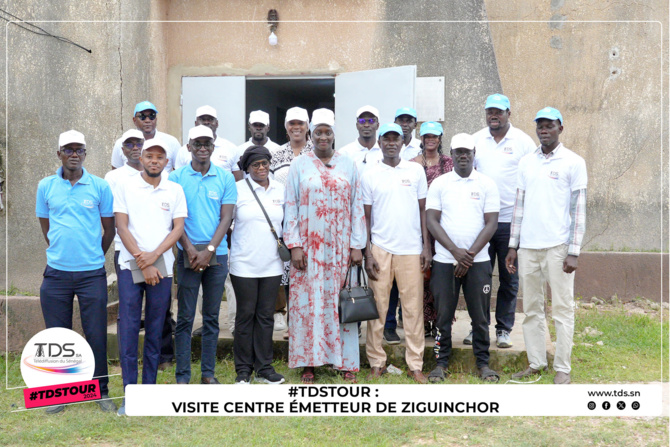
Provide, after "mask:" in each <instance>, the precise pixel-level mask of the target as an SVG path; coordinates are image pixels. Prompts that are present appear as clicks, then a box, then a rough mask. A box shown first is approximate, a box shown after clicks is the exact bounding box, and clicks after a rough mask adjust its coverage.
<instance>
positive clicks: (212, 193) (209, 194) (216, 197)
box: [207, 191, 219, 200]
mask: <svg viewBox="0 0 670 447" xmlns="http://www.w3.org/2000/svg"><path fill="white" fill-rule="evenodd" d="M207 197H209V198H210V199H212V200H219V193H217V192H216V191H207Z"/></svg>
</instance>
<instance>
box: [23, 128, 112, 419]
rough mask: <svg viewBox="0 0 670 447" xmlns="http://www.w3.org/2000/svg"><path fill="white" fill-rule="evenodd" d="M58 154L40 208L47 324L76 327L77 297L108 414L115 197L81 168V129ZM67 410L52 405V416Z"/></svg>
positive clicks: (64, 138) (61, 142) (65, 138)
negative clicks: (109, 266)
mask: <svg viewBox="0 0 670 447" xmlns="http://www.w3.org/2000/svg"><path fill="white" fill-rule="evenodd" d="M56 155H57V156H58V158H59V159H60V161H61V163H62V167H60V168H58V171H57V172H56V174H55V175H51V176H49V177H46V178H44V179H42V181H40V183H39V185H38V186H37V200H36V205H35V213H36V214H37V217H38V218H39V221H40V226H41V227H42V233H43V234H44V239H45V240H46V242H47V245H48V247H47V267H46V269H45V270H44V280H43V281H42V287H40V304H41V305H42V315H43V316H44V324H45V325H46V327H47V328H52V327H64V328H67V329H72V303H73V301H74V296H75V295H77V299H78V301H79V310H80V313H81V325H82V328H83V329H84V335H85V336H86V340H87V341H88V344H89V345H90V346H91V349H92V350H93V355H94V357H95V371H94V373H93V376H94V378H98V380H99V381H100V394H101V396H102V399H103V400H99V401H98V404H99V405H100V408H101V409H102V410H103V411H109V412H111V411H116V405H114V402H112V401H111V400H109V394H108V386H107V384H108V382H109V379H108V378H107V273H106V272H105V253H106V252H107V249H108V248H109V246H110V245H111V243H112V240H113V239H114V234H115V232H114V212H113V203H114V199H113V196H112V191H111V189H110V187H109V185H108V184H107V182H105V181H104V180H103V179H101V178H99V177H96V176H94V175H91V174H89V173H88V171H86V169H84V168H83V166H82V165H83V163H84V160H85V159H86V141H85V139H84V135H82V134H81V133H79V132H77V131H76V130H69V131H67V132H63V133H62V134H60V137H59V139H58V151H57V152H56ZM100 223H102V227H101V225H100ZM103 230H104V233H103ZM64 408H65V407H64V406H63V405H57V406H54V407H49V408H48V409H47V413H58V412H60V411H62V410H63V409H64Z"/></svg>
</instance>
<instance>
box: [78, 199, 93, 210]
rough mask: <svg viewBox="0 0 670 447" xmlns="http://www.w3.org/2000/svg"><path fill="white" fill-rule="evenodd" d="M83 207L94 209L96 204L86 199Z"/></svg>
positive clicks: (82, 203) (82, 204)
mask: <svg viewBox="0 0 670 447" xmlns="http://www.w3.org/2000/svg"><path fill="white" fill-rule="evenodd" d="M81 206H83V207H84V208H93V207H94V206H95V204H94V203H93V200H90V199H85V200H83V201H82V202H81Z"/></svg>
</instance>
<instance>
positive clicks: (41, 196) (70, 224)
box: [35, 167, 114, 272]
mask: <svg viewBox="0 0 670 447" xmlns="http://www.w3.org/2000/svg"><path fill="white" fill-rule="evenodd" d="M82 169H83V168H82ZM83 171H84V174H83V175H82V177H81V178H80V179H79V180H78V181H77V183H75V184H74V186H72V184H70V181H69V180H66V179H64V178H63V168H62V167H60V168H58V171H57V172H56V175H51V176H49V177H46V178H43V179H42V180H41V181H40V183H39V184H38V185H37V201H36V204H35V214H37V217H42V218H44V219H49V233H48V234H47V237H48V238H49V248H47V264H48V265H49V267H51V268H54V269H57V270H64V271H66V272H83V271H90V270H97V269H99V268H102V267H103V266H104V265H105V254H104V253H103V252H102V225H101V223H100V218H101V217H113V216H114V211H113V209H114V198H113V196H112V190H111V188H110V187H109V184H108V183H107V182H106V181H104V180H103V179H101V178H100V177H96V176H95V175H91V174H89V173H88V171H87V170H86V169H83Z"/></svg>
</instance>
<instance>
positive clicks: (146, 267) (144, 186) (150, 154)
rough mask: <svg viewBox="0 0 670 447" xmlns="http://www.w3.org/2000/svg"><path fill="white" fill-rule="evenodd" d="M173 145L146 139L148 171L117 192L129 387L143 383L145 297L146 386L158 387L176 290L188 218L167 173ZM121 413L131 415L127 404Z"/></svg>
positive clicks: (122, 343)
mask: <svg viewBox="0 0 670 447" xmlns="http://www.w3.org/2000/svg"><path fill="white" fill-rule="evenodd" d="M167 147H168V146H167V144H165V142H163V141H162V140H160V139H152V140H147V141H145V142H144V145H143V146H142V157H141V159H140V160H141V163H142V166H143V167H144V171H143V172H141V173H140V175H136V176H134V177H131V178H130V179H129V180H128V181H127V182H126V183H125V184H124V185H123V186H122V187H120V188H117V189H116V191H115V193H114V214H115V215H116V229H117V231H118V233H119V236H120V237H121V242H123V246H122V247H121V253H120V255H119V268H120V274H119V280H118V284H119V331H118V334H119V355H120V361H121V372H122V374H123V386H124V389H125V387H126V385H128V384H136V383H137V374H138V373H137V348H138V339H139V332H140V320H141V317H142V297H143V296H146V302H145V306H144V356H143V361H142V383H143V384H155V383H156V375H157V372H158V362H159V358H160V346H161V332H162V330H163V322H164V321H165V313H166V311H167V308H168V307H169V305H170V296H171V290H170V289H171V288H172V264H173V263H174V254H173V253H172V246H173V245H174V244H175V243H176V242H177V240H178V239H179V238H180V237H181V235H182V234H183V232H184V219H185V218H186V216H187V209H186V198H185V197H184V191H183V190H182V187H181V186H179V185H178V184H176V183H174V182H171V181H170V180H168V179H167V178H165V177H163V176H162V175H161V173H162V172H163V169H165V166H166V165H167V163H168V160H167V154H168V149H167ZM133 270H135V271H136V274H137V271H138V270H141V274H142V275H141V276H142V279H143V281H139V282H137V283H136V282H135V280H134V279H133V272H132V271H133ZM118 414H119V415H120V416H122V415H125V414H126V408H125V400H124V404H123V405H122V406H121V408H119V411H118Z"/></svg>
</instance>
